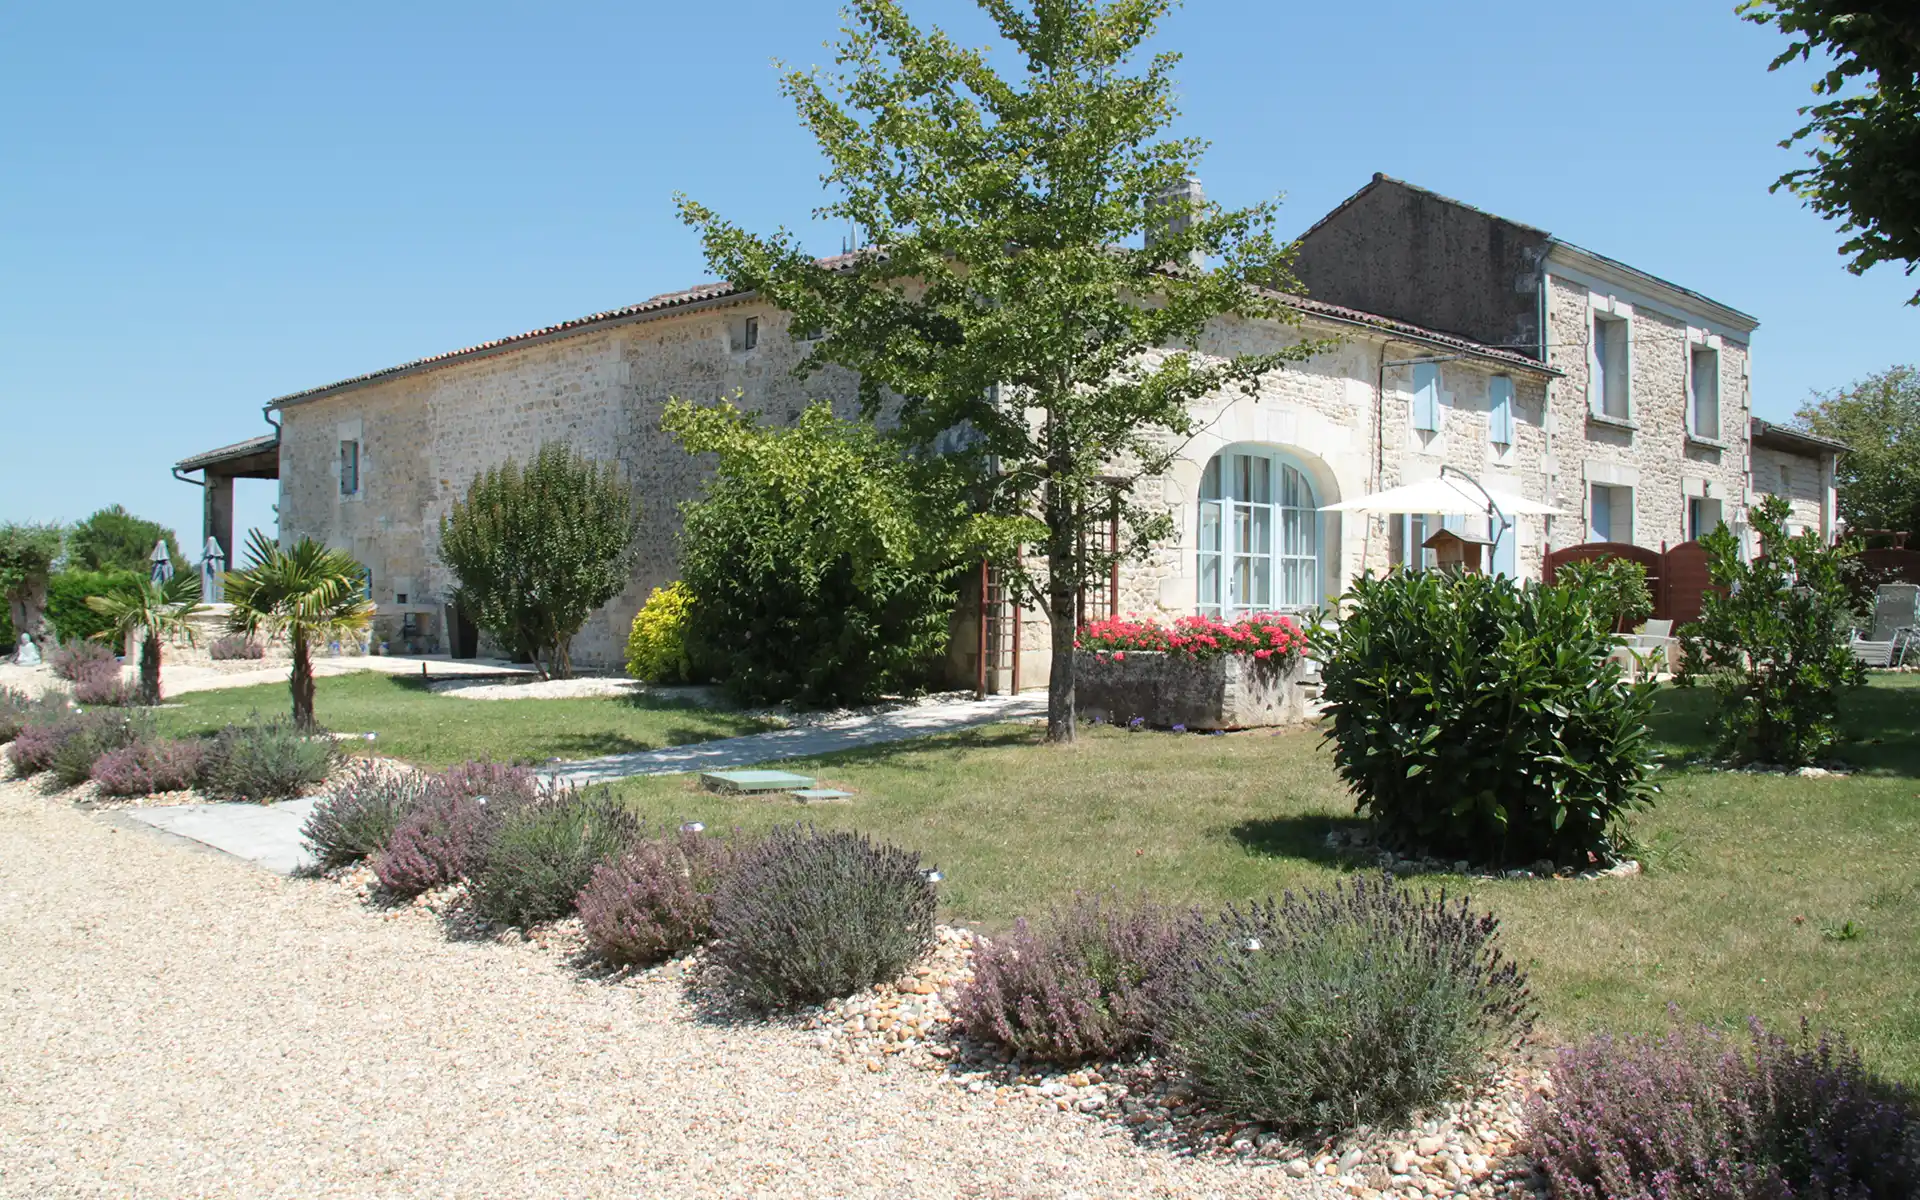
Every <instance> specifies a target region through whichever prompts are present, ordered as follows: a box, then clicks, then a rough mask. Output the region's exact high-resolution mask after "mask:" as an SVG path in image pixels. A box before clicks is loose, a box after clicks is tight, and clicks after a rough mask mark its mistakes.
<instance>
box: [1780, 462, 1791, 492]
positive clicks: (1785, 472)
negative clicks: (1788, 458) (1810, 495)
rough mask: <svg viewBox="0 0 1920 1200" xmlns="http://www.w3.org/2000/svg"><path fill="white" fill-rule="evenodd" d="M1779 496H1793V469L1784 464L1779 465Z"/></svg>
mask: <svg viewBox="0 0 1920 1200" xmlns="http://www.w3.org/2000/svg"><path fill="white" fill-rule="evenodd" d="M1780 494H1781V495H1782V496H1791V495H1792V494H1793V468H1792V467H1790V466H1788V465H1787V464H1786V463H1781V464H1780Z"/></svg>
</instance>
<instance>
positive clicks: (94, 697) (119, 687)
mask: <svg viewBox="0 0 1920 1200" xmlns="http://www.w3.org/2000/svg"><path fill="white" fill-rule="evenodd" d="M139 698H140V689H139V687H138V686H136V685H135V684H134V683H133V682H132V681H131V680H129V679H128V678H127V677H126V675H125V673H124V672H122V671H121V670H120V664H119V663H117V662H115V661H114V660H113V659H111V658H109V659H107V660H106V661H105V662H99V661H92V662H83V663H81V664H80V665H79V667H78V668H77V674H76V675H75V676H74V680H73V700H74V703H76V704H78V705H81V706H82V707H84V708H125V707H127V706H128V705H130V704H133V703H134V702H135V701H136V700H138V699H139Z"/></svg>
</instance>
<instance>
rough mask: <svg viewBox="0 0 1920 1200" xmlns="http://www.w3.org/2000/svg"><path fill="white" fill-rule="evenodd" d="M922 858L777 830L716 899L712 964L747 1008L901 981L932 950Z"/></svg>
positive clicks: (928, 885) (849, 839)
mask: <svg viewBox="0 0 1920 1200" xmlns="http://www.w3.org/2000/svg"><path fill="white" fill-rule="evenodd" d="M934 909H935V898H934V891H933V884H932V882H931V881H929V880H928V878H927V871H926V869H925V868H923V867H922V866H921V865H920V856H919V855H918V854H916V853H914V852H913V851H910V850H902V849H900V848H898V847H896V846H889V845H886V844H884V843H881V844H875V843H874V842H873V841H871V840H870V839H868V838H867V837H865V836H864V835H858V834H852V833H822V832H819V831H817V830H815V829H813V828H812V827H811V826H798V827H793V828H785V829H780V830H776V831H775V832H774V833H773V834H772V835H770V836H769V837H768V838H766V840H764V841H762V842H761V843H760V844H758V845H757V846H754V847H753V848H752V849H750V850H747V851H746V852H745V853H743V854H742V855H741V856H740V860H739V862H738V863H737V864H736V865H735V868H734V871H733V873H732V874H731V875H730V876H728V877H727V878H726V879H725V880H724V881H723V882H722V883H721V885H720V888H719V890H718V891H717V892H716V893H715V894H714V898H713V933H714V941H713V945H712V947H711V960H712V963H713V965H714V967H715V968H716V969H717V971H718V972H719V975H720V978H721V979H722V980H723V981H724V982H725V983H726V984H727V985H728V986H729V987H730V988H731V989H732V990H733V991H734V992H735V993H737V994H738V995H739V997H740V998H741V999H742V1000H744V1001H746V1002H747V1003H748V1004H750V1005H752V1006H754V1007H758V1008H773V1007H777V1006H780V1005H786V1004H813V1003H818V1002H820V1001H824V1000H829V999H832V998H833V997H835V996H846V995H850V994H852V993H854V992H857V991H859V990H860V989H862V988H866V987H871V986H873V985H874V984H876V983H883V982H886V981H887V980H891V979H897V978H899V977H900V975H901V973H902V972H904V971H905V970H906V969H907V968H908V967H909V966H910V965H912V964H913V962H914V961H915V960H917V959H919V958H920V957H921V956H923V955H925V954H926V953H927V951H928V950H929V949H931V948H932V946H933V917H934Z"/></svg>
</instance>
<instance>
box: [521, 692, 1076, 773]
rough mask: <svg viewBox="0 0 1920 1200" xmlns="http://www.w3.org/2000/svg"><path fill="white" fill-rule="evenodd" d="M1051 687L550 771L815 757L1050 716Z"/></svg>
mask: <svg viewBox="0 0 1920 1200" xmlns="http://www.w3.org/2000/svg"><path fill="white" fill-rule="evenodd" d="M1046 711H1047V697H1046V694H1045V693H1043V692H1042V693H1035V692H1023V693H1020V694H1018V695H1012V696H989V697H987V698H986V699H985V700H953V701H946V702H942V703H939V704H922V705H918V706H916V707H913V708H899V709H894V710H893V711H891V712H883V713H873V714H870V715H867V716H861V717H849V718H847V719H846V720H844V721H835V722H832V723H831V724H826V725H808V726H799V727H796V728H793V729H775V730H771V731H769V732H767V733H749V734H746V735H744V736H741V737H731V738H715V739H714V740H713V741H710V742H695V743H693V744H692V745H688V746H669V747H667V748H666V749H664V750H641V751H635V752H634V753H631V754H609V755H606V756H605V757H603V758H583V759H580V760H579V761H577V762H566V763H557V764H554V765H553V766H551V767H550V768H549V770H548V771H547V772H546V774H547V775H548V777H550V778H552V779H557V780H564V781H566V782H568V783H576V784H585V783H604V782H607V781H609V780H614V779H625V778H627V777H629V776H634V775H679V774H682V773H685V772H688V771H724V770H727V769H729V768H732V767H751V766H756V765H758V764H760V763H766V762H774V761H776V760H779V759H783V758H811V757H813V756H814V755H816V754H832V753H834V752H835V751H837V750H851V749H854V748H855V747H858V746H875V745H880V744H882V743H885V742H900V741H905V740H907V739H908V738H917V737H926V736H928V735H930V734H935V733H945V732H947V731H948V730H953V729H965V728H968V727H969V726H973V725H989V724H992V723H994V722H996V721H1019V720H1025V719H1028V718H1031V717H1038V716H1045V715H1046Z"/></svg>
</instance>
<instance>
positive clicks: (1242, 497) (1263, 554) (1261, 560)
mask: <svg viewBox="0 0 1920 1200" xmlns="http://www.w3.org/2000/svg"><path fill="white" fill-rule="evenodd" d="M1319 528H1320V514H1319V512H1318V507H1317V505H1316V504H1315V502H1314V496H1313V485H1312V484H1311V483H1310V482H1308V480H1307V477H1306V476H1305V475H1304V474H1302V473H1301V472H1300V471H1299V470H1298V469H1297V468H1295V467H1294V466H1293V465H1291V464H1290V463H1288V462H1286V461H1285V460H1283V459H1282V458H1280V457H1279V456H1277V455H1272V454H1263V453H1260V452H1258V451H1254V452H1246V453H1243V452H1237V451H1223V452H1222V453H1220V454H1216V455H1215V456H1214V457H1213V461H1211V462H1209V463H1208V464H1207V470H1206V474H1204V475H1203V476H1201V479H1200V561H1199V568H1200V597H1199V599H1200V611H1201V612H1203V613H1207V614H1209V615H1212V616H1218V617H1221V618H1223V619H1227V620H1231V619H1233V618H1234V617H1238V616H1241V615H1244V614H1246V613H1251V612H1266V611H1269V610H1272V609H1278V608H1312V607H1315V606H1317V605H1318V604H1319V603H1320V601H1321V592H1320V538H1319Z"/></svg>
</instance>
